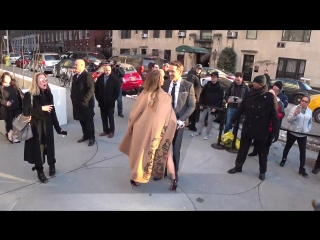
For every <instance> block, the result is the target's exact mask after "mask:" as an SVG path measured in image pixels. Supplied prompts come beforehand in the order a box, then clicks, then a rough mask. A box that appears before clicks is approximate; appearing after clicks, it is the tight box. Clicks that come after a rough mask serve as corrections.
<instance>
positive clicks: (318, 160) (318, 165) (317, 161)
mask: <svg viewBox="0 0 320 240" xmlns="http://www.w3.org/2000/svg"><path fill="white" fill-rule="evenodd" d="M314 167H315V168H320V152H319V153H318V157H317V160H316V164H315V165H314Z"/></svg>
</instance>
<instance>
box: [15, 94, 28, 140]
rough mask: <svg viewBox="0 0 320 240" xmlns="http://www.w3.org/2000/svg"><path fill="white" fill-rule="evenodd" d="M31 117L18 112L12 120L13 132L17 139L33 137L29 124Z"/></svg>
mask: <svg viewBox="0 0 320 240" xmlns="http://www.w3.org/2000/svg"><path fill="white" fill-rule="evenodd" d="M30 95H31V108H33V96H32V94H30ZM30 120H31V118H30V117H28V116H24V115H23V114H20V115H19V116H18V117H16V119H15V120H14V121H13V123H12V126H13V129H12V130H13V134H14V135H17V136H18V138H17V139H18V140H20V141H26V140H28V139H30V138H32V137H33V133H32V129H31V124H30Z"/></svg>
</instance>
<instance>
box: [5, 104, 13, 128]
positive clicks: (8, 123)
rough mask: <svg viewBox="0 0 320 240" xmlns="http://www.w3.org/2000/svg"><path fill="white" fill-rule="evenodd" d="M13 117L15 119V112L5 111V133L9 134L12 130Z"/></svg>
mask: <svg viewBox="0 0 320 240" xmlns="http://www.w3.org/2000/svg"><path fill="white" fill-rule="evenodd" d="M14 117H15V110H9V111H7V119H6V120H5V121H6V130H7V133H8V132H10V130H12V122H13V119H14Z"/></svg>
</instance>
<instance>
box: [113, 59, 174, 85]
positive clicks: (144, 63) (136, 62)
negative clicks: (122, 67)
mask: <svg viewBox="0 0 320 240" xmlns="http://www.w3.org/2000/svg"><path fill="white" fill-rule="evenodd" d="M108 61H109V62H110V61H116V62H118V61H120V62H121V63H127V64H131V65H132V66H133V67H134V68H135V69H137V71H138V73H139V74H140V75H141V77H142V80H143V81H144V80H145V78H146V75H147V74H148V64H149V63H150V62H154V63H156V64H158V65H159V67H160V68H161V67H162V65H163V64H165V63H167V62H168V61H167V60H165V59H163V58H159V57H157V56H149V55H139V54H135V55H128V54H120V55H115V56H112V57H111V58H109V59H108Z"/></svg>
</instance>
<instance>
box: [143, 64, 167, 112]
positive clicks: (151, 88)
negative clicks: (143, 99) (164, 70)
mask: <svg viewBox="0 0 320 240" xmlns="http://www.w3.org/2000/svg"><path fill="white" fill-rule="evenodd" d="M161 81H163V77H162V75H161V72H160V70H153V71H151V72H149V73H148V75H147V78H146V80H145V82H144V93H146V94H148V106H149V107H150V108H152V109H155V108H156V105H157V102H156V97H157V92H158V91H159V90H160V88H161V86H160V82H161Z"/></svg>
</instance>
